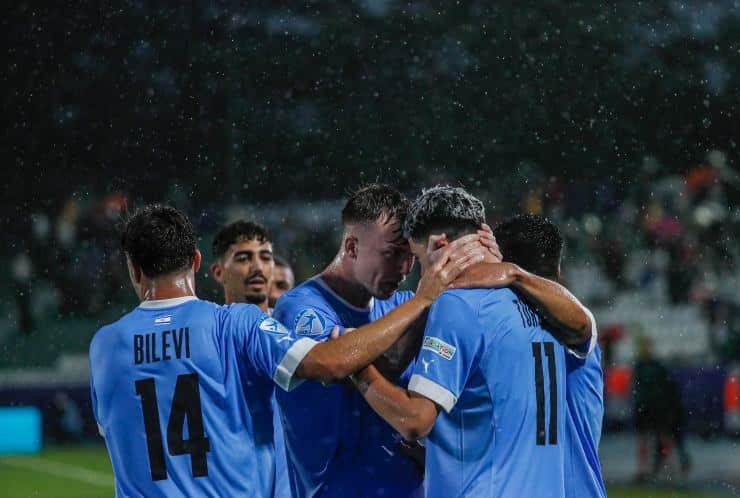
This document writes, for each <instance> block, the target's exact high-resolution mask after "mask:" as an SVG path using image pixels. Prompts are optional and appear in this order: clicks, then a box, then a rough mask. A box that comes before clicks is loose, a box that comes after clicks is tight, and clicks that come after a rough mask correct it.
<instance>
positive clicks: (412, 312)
mask: <svg viewBox="0 0 740 498" xmlns="http://www.w3.org/2000/svg"><path fill="white" fill-rule="evenodd" d="M456 242H458V243H457V244H454V243H453V244H450V245H449V246H447V247H444V248H441V249H440V250H439V252H438V253H437V255H436V256H437V257H436V258H435V262H434V264H433V265H432V266H431V267H430V268H429V269H428V270H427V271H426V272H424V275H423V276H422V278H421V280H420V281H419V287H418V288H417V291H416V294H415V296H414V297H413V298H411V299H409V300H408V301H406V302H405V303H403V304H401V305H400V306H398V307H397V308H395V309H394V310H392V311H391V312H390V313H388V314H387V315H385V316H383V317H381V318H380V319H378V320H376V321H374V322H372V323H369V324H367V325H364V326H362V327H360V328H358V329H357V330H356V331H355V332H354V333H352V334H345V335H342V336H341V337H339V338H337V339H336V340H333V341H329V342H322V343H316V344H314V345H313V347H312V348H311V350H310V351H309V352H308V353H307V354H306V356H305V357H304V358H303V360H302V361H301V362H300V363H299V364H298V365H297V368H296V370H295V374H296V376H297V377H300V378H304V379H314V380H320V381H323V382H337V381H341V380H343V379H345V378H347V377H348V376H349V375H350V374H352V373H354V372H357V371H358V370H360V369H362V368H364V367H366V366H367V365H369V364H370V363H371V362H372V361H374V360H375V359H376V358H378V357H379V356H380V355H381V354H383V352H385V351H386V350H387V349H388V348H390V347H391V346H392V345H393V344H394V343H395V342H396V341H397V340H398V339H399V338H400V337H401V336H403V334H404V333H405V332H406V331H407V330H408V329H409V326H410V325H411V324H412V323H414V321H415V320H416V319H417V318H419V316H421V315H422V314H423V313H424V312H425V311H426V310H428V309H429V307H430V306H431V305H432V303H433V302H434V300H435V299H436V298H437V297H438V296H439V295H440V294H441V293H442V292H444V290H445V289H447V287H448V286H449V284H450V283H451V282H452V281H454V280H455V278H457V277H458V276H459V275H460V274H461V273H462V272H463V271H464V270H465V269H467V268H468V267H470V266H472V265H474V264H476V263H479V262H481V261H482V260H483V255H482V253H481V251H479V250H478V247H479V241H478V240H477V239H476V240H469V239H464V240H463V239H460V240H459V241H456Z"/></svg>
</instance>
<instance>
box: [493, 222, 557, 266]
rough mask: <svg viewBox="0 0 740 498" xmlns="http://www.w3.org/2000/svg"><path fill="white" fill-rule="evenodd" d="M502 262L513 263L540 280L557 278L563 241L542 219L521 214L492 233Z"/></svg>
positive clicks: (555, 229)
mask: <svg viewBox="0 0 740 498" xmlns="http://www.w3.org/2000/svg"><path fill="white" fill-rule="evenodd" d="M493 235H495V236H496V242H498V246H499V248H500V249H501V253H502V254H503V256H504V261H509V262H511V263H516V264H517V265H519V266H521V267H522V268H524V269H525V270H527V271H529V272H532V273H534V274H535V275H539V276H541V277H548V278H553V277H555V276H556V275H557V272H558V266H559V265H560V258H561V256H562V254H563V237H562V235H560V230H559V229H558V227H557V226H556V225H555V224H554V223H553V222H551V221H550V220H548V219H547V218H545V217H542V216H538V215H536V214H520V215H517V216H514V217H512V218H509V219H508V220H506V221H504V222H502V223H501V224H500V225H498V226H497V227H496V229H495V230H494V231H493Z"/></svg>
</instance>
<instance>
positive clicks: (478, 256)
mask: <svg viewBox="0 0 740 498" xmlns="http://www.w3.org/2000/svg"><path fill="white" fill-rule="evenodd" d="M487 252H488V250H487V249H485V248H483V246H482V245H481V243H480V237H479V236H478V234H471V235H466V236H464V237H460V238H459V239H457V240H455V241H453V242H451V243H449V244H447V245H445V246H443V247H440V248H439V249H437V250H435V251H434V252H433V253H432V256H431V257H430V265H429V268H427V269H426V270H425V271H424V274H423V275H422V276H421V280H420V281H419V287H418V288H417V289H416V296H417V297H419V298H422V299H427V300H428V301H429V302H432V301H434V300H435V299H437V297H438V296H439V295H440V294H442V292H444V291H445V289H446V288H447V287H448V286H449V285H450V284H451V283H452V282H453V281H454V280H455V279H456V278H457V277H458V276H459V275H460V274H461V273H462V272H463V271H465V269H466V268H468V267H470V266H471V265H474V264H476V263H480V262H481V261H484V260H485V257H486V254H487Z"/></svg>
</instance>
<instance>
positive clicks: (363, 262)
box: [355, 218, 414, 299]
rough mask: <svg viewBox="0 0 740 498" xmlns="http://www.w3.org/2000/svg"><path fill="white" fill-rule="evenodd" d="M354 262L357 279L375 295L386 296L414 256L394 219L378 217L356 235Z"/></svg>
mask: <svg viewBox="0 0 740 498" xmlns="http://www.w3.org/2000/svg"><path fill="white" fill-rule="evenodd" d="M356 265H357V267H356V273H355V274H356V276H357V278H358V280H360V282H361V283H362V284H363V285H364V286H365V288H366V289H367V290H368V292H370V294H372V295H373V296H374V297H377V298H379V299H387V298H389V297H390V296H391V295H392V294H393V292H395V291H396V290H397V289H398V286H399V285H401V282H403V280H404V279H405V278H406V275H408V273H409V272H410V271H411V267H412V266H413V265H414V256H413V254H411V250H410V249H409V245H408V242H407V241H406V239H404V238H403V234H402V232H401V225H400V223H399V222H398V221H397V220H395V219H394V220H390V221H388V220H383V219H382V218H381V219H379V220H378V221H376V222H375V223H373V224H371V225H368V226H367V227H366V228H365V229H364V230H363V231H362V232H361V233H360V234H359V236H358V251H357V262H356Z"/></svg>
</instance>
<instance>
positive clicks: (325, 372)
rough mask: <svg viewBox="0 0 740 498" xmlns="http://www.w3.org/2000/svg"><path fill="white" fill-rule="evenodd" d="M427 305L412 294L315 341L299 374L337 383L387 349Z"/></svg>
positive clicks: (301, 365)
mask: <svg viewBox="0 0 740 498" xmlns="http://www.w3.org/2000/svg"><path fill="white" fill-rule="evenodd" d="M429 306H431V301H430V300H428V299H424V298H422V297H420V296H414V297H413V298H411V299H409V300H408V301H406V302H405V303H403V304H402V305H400V306H398V307H397V308H395V309H394V310H393V311H391V312H390V313H388V314H387V315H385V316H383V317H381V318H380V319H378V320H376V321H374V322H372V323H369V324H367V325H364V326H362V327H360V328H358V329H357V330H355V331H354V332H351V333H349V334H343V335H342V336H340V337H338V338H336V339H334V340H332V341H327V342H322V343H321V344H317V345H316V346H315V347H314V348H313V349H312V350H311V351H310V352H309V353H308V354H307V355H306V357H305V358H304V360H303V361H302V362H301V363H300V365H298V369H297V374H298V376H300V377H303V378H307V379H315V380H321V381H324V382H336V381H340V380H342V379H344V378H346V377H347V376H349V375H350V374H352V373H354V372H357V371H358V370H360V369H362V368H365V367H366V366H368V365H369V364H370V363H372V362H373V361H375V360H376V359H377V358H378V357H379V356H380V355H381V354H383V353H384V352H385V351H386V350H387V349H388V348H390V347H391V346H392V345H393V344H394V343H395V342H396V341H397V340H398V339H399V338H400V337H401V336H402V335H403V334H404V332H405V331H406V329H407V328H408V327H409V326H410V325H411V324H412V323H413V322H414V320H416V319H417V318H418V317H419V316H420V315H421V314H422V313H424V311H426V310H427V309H428V308H429Z"/></svg>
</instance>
